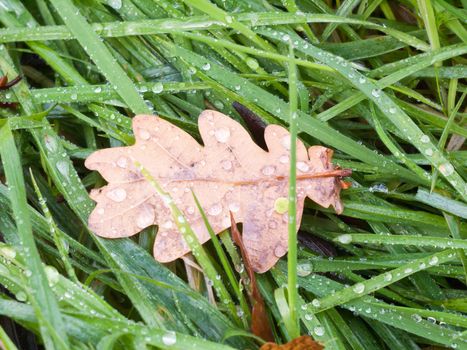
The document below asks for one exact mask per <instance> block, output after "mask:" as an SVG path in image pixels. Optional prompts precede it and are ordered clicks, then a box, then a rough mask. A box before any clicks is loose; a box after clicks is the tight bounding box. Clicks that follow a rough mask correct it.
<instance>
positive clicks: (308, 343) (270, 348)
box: [259, 335, 324, 350]
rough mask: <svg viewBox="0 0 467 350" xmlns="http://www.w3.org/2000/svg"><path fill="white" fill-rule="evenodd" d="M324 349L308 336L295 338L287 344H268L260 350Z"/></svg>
mask: <svg viewBox="0 0 467 350" xmlns="http://www.w3.org/2000/svg"><path fill="white" fill-rule="evenodd" d="M322 349H324V347H323V346H322V345H321V344H319V343H317V342H315V341H314V340H313V339H311V337H310V336H308V335H302V336H301V337H298V338H295V339H294V340H292V341H290V342H288V343H287V344H283V345H278V344H274V343H266V344H263V346H261V348H260V349H259V350H322Z"/></svg>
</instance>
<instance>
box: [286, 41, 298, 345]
mask: <svg viewBox="0 0 467 350" xmlns="http://www.w3.org/2000/svg"><path fill="white" fill-rule="evenodd" d="M288 44H289V56H290V58H294V56H295V55H294V49H293V44H292V42H291V41H289V43H288ZM288 76H289V125H290V127H289V130H290V160H289V164H290V170H289V208H288V215H289V220H288V232H289V242H288V246H289V252H288V254H287V263H288V277H289V278H288V285H287V295H288V305H289V310H290V322H289V324H290V325H291V326H292V327H293V328H290V329H288V331H289V333H290V336H291V337H292V338H297V337H298V336H299V335H300V324H299V321H298V305H297V304H298V301H297V299H298V291H297V287H296V286H297V217H296V214H295V213H296V212H297V188H296V182H297V168H296V166H295V164H296V163H297V105H298V99H297V68H296V66H295V64H294V63H292V62H290V63H289V67H288Z"/></svg>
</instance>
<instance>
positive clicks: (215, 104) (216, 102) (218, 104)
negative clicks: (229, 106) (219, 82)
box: [214, 100, 224, 109]
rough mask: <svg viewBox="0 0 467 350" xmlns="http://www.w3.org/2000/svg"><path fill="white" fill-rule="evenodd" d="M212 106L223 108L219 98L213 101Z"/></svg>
mask: <svg viewBox="0 0 467 350" xmlns="http://www.w3.org/2000/svg"><path fill="white" fill-rule="evenodd" d="M214 106H215V107H216V108H217V109H222V108H224V104H223V103H222V101H219V100H216V101H214Z"/></svg>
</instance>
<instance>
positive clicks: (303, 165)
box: [297, 162, 310, 173]
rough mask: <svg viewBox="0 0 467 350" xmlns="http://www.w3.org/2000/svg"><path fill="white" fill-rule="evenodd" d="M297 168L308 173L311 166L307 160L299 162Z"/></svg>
mask: <svg viewBox="0 0 467 350" xmlns="http://www.w3.org/2000/svg"><path fill="white" fill-rule="evenodd" d="M297 169H298V170H300V171H301V172H302V173H306V172H307V171H308V170H310V167H309V166H308V164H307V163H305V162H297Z"/></svg>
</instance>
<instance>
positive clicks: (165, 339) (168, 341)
mask: <svg viewBox="0 0 467 350" xmlns="http://www.w3.org/2000/svg"><path fill="white" fill-rule="evenodd" d="M176 342H177V334H176V333H175V332H173V331H169V332H167V333H165V334H164V335H163V336H162V343H164V345H167V346H169V345H174V344H175V343H176Z"/></svg>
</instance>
